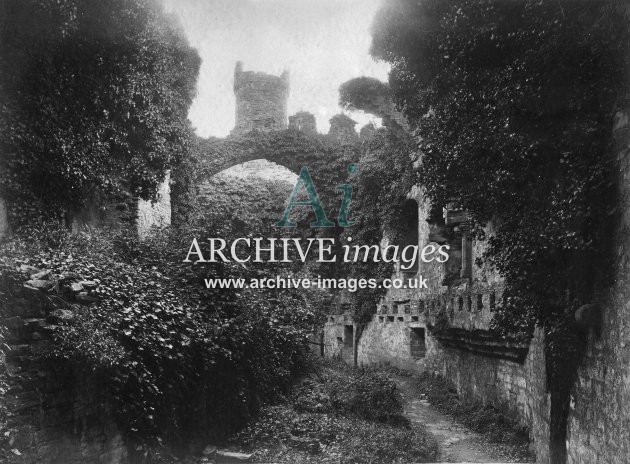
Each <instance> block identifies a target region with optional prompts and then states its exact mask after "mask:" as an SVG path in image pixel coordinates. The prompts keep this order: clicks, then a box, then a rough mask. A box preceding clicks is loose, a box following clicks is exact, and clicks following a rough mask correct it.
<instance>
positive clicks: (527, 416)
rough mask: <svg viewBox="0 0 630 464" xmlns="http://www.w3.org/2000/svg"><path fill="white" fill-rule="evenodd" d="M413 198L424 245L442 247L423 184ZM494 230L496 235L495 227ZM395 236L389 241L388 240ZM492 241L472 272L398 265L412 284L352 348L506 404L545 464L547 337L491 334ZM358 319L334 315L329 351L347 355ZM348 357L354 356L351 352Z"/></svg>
mask: <svg viewBox="0 0 630 464" xmlns="http://www.w3.org/2000/svg"><path fill="white" fill-rule="evenodd" d="M409 198H410V199H414V200H416V202H417V205H418V224H417V226H418V245H419V246H420V247H425V246H427V245H435V246H437V245H438V244H439V243H438V242H436V241H434V240H442V238H441V232H440V227H442V226H439V225H436V223H435V221H436V219H435V218H431V216H432V211H431V205H430V204H429V203H428V202H427V201H426V200H425V199H424V198H423V195H422V191H421V190H420V189H418V188H414V189H412V191H411V192H410V194H409ZM457 214H459V213H457ZM451 216H453V215H451ZM438 219H439V218H438ZM445 219H446V220H447V218H445ZM401 221H404V218H401ZM438 222H439V220H438ZM487 232H488V234H491V233H492V225H489V226H488V227H487ZM462 237H463V235H462ZM459 240H463V238H461V239H459ZM390 242H391V241H390V240H387V239H385V240H384V241H383V243H382V244H381V246H387V245H388V244H390ZM442 243H443V242H442ZM453 245H454V246H453V249H452V250H451V251H453V252H452V253H451V258H450V259H451V260H453V261H454V262H453V263H450V267H451V268H453V269H454V270H455V271H457V273H459V272H461V270H462V269H464V268H465V267H466V266H464V257H463V255H462V253H460V252H458V250H457V246H459V244H458V243H454V244H453ZM462 246H463V245H462ZM485 246H486V245H485V243H473V244H472V246H470V250H469V252H470V256H468V260H469V261H468V262H469V263H470V267H471V268H470V273H469V275H468V277H461V278H455V279H451V280H450V281H449V280H448V272H447V271H448V269H447V268H448V267H449V266H445V265H443V264H440V263H436V262H431V263H424V262H420V263H419V266H418V269H417V272H405V271H403V270H402V269H401V268H400V267H399V266H397V267H396V268H395V271H394V273H393V275H392V278H393V279H401V281H402V282H403V283H404V284H405V285H403V287H402V288H398V289H390V290H388V292H387V293H386V294H385V296H384V297H383V298H382V299H381V301H380V302H379V304H378V307H377V311H376V314H375V315H374V316H373V318H372V320H371V321H370V322H369V323H368V324H367V325H365V327H363V329H362V332H361V333H360V337H359V338H358V340H355V344H356V346H355V347H353V349H354V350H356V362H357V364H358V365H380V366H388V365H392V366H397V367H399V368H402V369H407V370H411V371H417V372H423V371H426V372H430V373H433V374H438V375H441V376H443V377H445V378H447V379H449V380H450V381H451V382H452V383H453V384H454V385H455V386H456V388H457V391H458V394H459V395H460V397H461V398H462V399H464V400H465V401H466V400H470V401H473V400H474V401H479V402H481V403H483V404H493V405H495V406H501V407H502V408H503V409H505V410H506V411H508V412H509V413H510V414H511V415H512V416H513V417H514V418H515V419H516V420H518V421H519V422H520V423H521V424H522V425H524V426H526V427H527V428H528V429H529V430H530V434H531V438H532V446H533V448H534V450H535V452H536V455H537V458H538V462H539V463H541V464H542V463H546V462H548V460H549V458H548V447H549V410H550V408H549V406H550V403H549V402H550V399H549V394H548V392H547V389H546V375H545V357H544V348H543V335H542V333H541V331H540V330H538V331H537V332H536V334H535V336H534V338H533V339H532V340H531V342H529V343H528V342H522V341H520V342H519V341H517V340H508V339H500V338H498V337H496V336H495V335H493V334H492V333H491V332H489V330H488V329H489V327H490V322H491V320H492V317H493V312H494V310H495V309H496V306H497V305H498V304H499V302H500V301H501V298H502V294H503V281H502V279H501V278H500V276H499V275H498V274H497V273H496V272H495V271H494V270H493V269H491V268H488V267H486V266H478V265H477V264H476V263H475V258H476V257H478V256H480V255H481V254H483V252H484V247H485ZM456 277H459V274H457V276H456ZM419 278H424V279H426V282H427V288H424V289H418V288H413V286H412V285H410V284H409V282H408V279H419ZM351 322H352V320H351V318H350V316H349V315H347V314H346V315H343V314H342V315H335V316H329V319H328V321H327V323H326V326H325V329H324V333H325V343H326V348H327V349H326V351H325V352H326V355H327V356H331V355H335V356H338V357H344V354H345V351H349V350H350V348H349V347H348V346H347V344H346V345H343V344H342V341H343V326H344V325H347V324H349V323H351ZM355 332H356V331H355ZM419 339H422V340H423V341H424V347H423V349H422V350H419V351H418V349H417V347H414V344H416V345H417V343H418V340H419ZM342 345H343V346H342ZM344 350H345V351H344ZM414 350H415V351H414ZM344 358H345V359H346V360H347V362H352V361H353V358H351V357H349V356H347V354H346V355H345V357H344Z"/></svg>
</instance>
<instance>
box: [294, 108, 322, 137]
mask: <svg viewBox="0 0 630 464" xmlns="http://www.w3.org/2000/svg"><path fill="white" fill-rule="evenodd" d="M289 129H292V130H297V131H300V132H303V133H305V134H308V135H316V134H317V121H316V120H315V116H314V115H313V113H309V112H308V111H299V112H297V113H295V114H294V115H293V116H289Z"/></svg>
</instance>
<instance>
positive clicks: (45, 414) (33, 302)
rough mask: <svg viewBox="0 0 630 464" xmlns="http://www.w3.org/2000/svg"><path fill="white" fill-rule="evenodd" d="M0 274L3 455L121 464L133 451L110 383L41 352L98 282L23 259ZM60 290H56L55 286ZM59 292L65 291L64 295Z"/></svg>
mask: <svg viewBox="0 0 630 464" xmlns="http://www.w3.org/2000/svg"><path fill="white" fill-rule="evenodd" d="M20 272H21V276H20V274H15V273H11V272H3V274H2V279H0V297H1V302H2V303H3V304H4V305H5V306H6V307H3V308H1V309H2V311H1V312H0V314H1V315H2V318H3V320H2V324H1V326H2V327H5V330H4V331H3V332H2V333H1V334H0V336H1V338H2V342H3V344H6V345H3V346H4V347H5V348H3V349H2V350H0V351H2V352H4V356H3V359H2V362H1V363H0V383H1V384H2V386H3V387H4V388H6V394H4V395H2V397H0V406H1V408H0V410H1V411H5V412H6V415H7V417H6V422H5V421H0V429H1V430H0V433H1V437H2V439H3V440H4V441H5V443H4V444H6V446H7V447H8V448H9V450H10V451H9V454H8V456H4V458H5V460H6V461H5V460H3V459H2V456H0V460H1V461H2V462H9V463H16V464H22V463H25V464H26V463H28V464H79V463H100V464H122V463H125V462H127V451H126V447H125V444H124V443H123V439H122V436H121V434H120V433H119V431H118V428H117V426H116V421H115V418H114V413H115V411H114V410H113V408H112V407H111V404H110V402H108V400H107V394H106V392H105V387H106V385H104V384H103V382H102V381H101V380H100V379H99V378H98V376H96V375H95V374H94V373H92V372H80V371H76V370H71V369H70V368H67V369H65V370H63V369H60V368H59V366H56V367H55V368H53V367H52V366H49V365H47V363H46V361H45V358H42V357H41V355H43V354H45V353H46V352H47V351H48V350H49V349H50V345H51V343H50V337H51V334H52V332H53V330H54V328H55V326H56V325H57V324H59V322H60V321H63V320H67V319H71V318H72V317H74V312H75V311H77V310H80V309H79V308H81V307H86V306H89V305H90V304H91V303H92V302H93V301H94V300H95V297H94V296H93V295H92V293H93V290H94V288H96V287H95V286H96V283H95V282H93V281H81V279H80V277H79V276H76V275H73V274H67V275H60V276H53V275H51V274H50V272H48V271H46V270H40V269H35V268H32V267H30V266H25V265H22V266H21V267H20ZM53 287H54V288H56V289H57V290H58V291H55V292H53V293H50V290H51V288H53ZM57 295H64V299H61V298H60V297H58V296H57Z"/></svg>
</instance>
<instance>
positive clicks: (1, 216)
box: [0, 197, 9, 239]
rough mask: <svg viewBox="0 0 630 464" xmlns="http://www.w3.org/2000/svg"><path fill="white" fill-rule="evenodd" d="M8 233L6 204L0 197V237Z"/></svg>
mask: <svg viewBox="0 0 630 464" xmlns="http://www.w3.org/2000/svg"><path fill="white" fill-rule="evenodd" d="M8 233H9V218H8V217H7V204H6V202H5V201H4V198H1V197H0V239H1V238H2V237H4V236H5V235H7V234H8Z"/></svg>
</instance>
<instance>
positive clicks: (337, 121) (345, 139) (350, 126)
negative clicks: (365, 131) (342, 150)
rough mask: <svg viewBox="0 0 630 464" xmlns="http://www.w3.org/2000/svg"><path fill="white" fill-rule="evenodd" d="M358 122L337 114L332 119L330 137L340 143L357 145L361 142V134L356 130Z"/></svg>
mask: <svg viewBox="0 0 630 464" xmlns="http://www.w3.org/2000/svg"><path fill="white" fill-rule="evenodd" d="M356 125H357V122H356V121H354V120H353V119H351V118H349V117H348V116H346V115H345V114H336V115H334V116H333V117H332V118H330V130H329V131H328V137H330V138H331V139H333V140H336V141H337V142H339V143H342V144H344V143H355V142H357V141H358V140H359V134H357V131H356V130H354V126H356Z"/></svg>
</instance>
